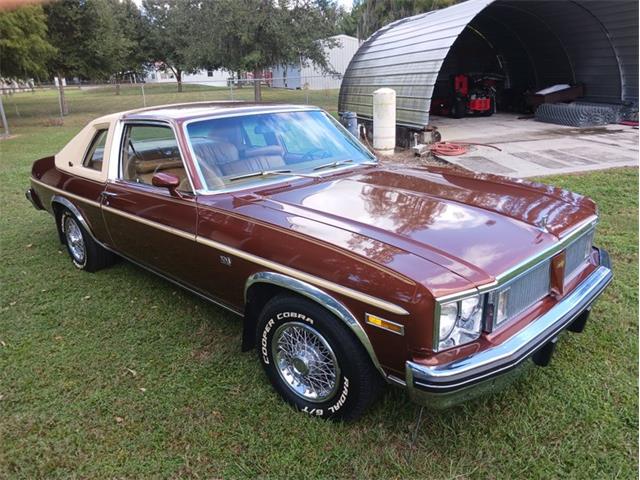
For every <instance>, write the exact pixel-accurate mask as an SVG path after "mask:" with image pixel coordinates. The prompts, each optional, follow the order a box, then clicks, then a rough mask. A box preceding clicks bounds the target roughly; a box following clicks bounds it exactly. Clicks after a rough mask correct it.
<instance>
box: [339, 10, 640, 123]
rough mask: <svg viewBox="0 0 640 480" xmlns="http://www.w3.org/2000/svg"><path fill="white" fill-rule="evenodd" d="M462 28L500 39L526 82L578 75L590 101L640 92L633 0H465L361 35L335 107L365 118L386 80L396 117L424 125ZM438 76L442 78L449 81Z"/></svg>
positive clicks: (544, 83)
mask: <svg viewBox="0 0 640 480" xmlns="http://www.w3.org/2000/svg"><path fill="white" fill-rule="evenodd" d="M492 25H493V26H492ZM465 29H466V30H467V31H468V30H469V29H473V30H474V31H475V32H476V33H477V34H478V35H480V36H482V37H483V38H484V40H486V41H492V42H495V43H496V46H497V47H500V45H502V47H500V48H501V50H503V51H502V52H501V53H503V54H505V55H507V56H510V58H509V59H508V60H509V62H510V64H511V65H514V66H515V65H517V68H515V67H514V70H517V71H514V75H515V76H516V77H517V76H518V73H519V74H520V76H521V77H522V76H529V77H531V76H533V78H532V79H531V80H532V82H533V83H532V86H536V87H540V88H542V87H544V86H548V85H550V84H553V83H560V82H566V81H571V82H574V81H578V82H582V83H584V84H585V86H586V95H587V97H588V98H589V99H591V100H595V101H606V102H619V101H620V100H627V99H628V100H634V99H635V100H637V98H638V2H637V1H635V0H620V1H615V2H602V1H601V0H557V1H553V2H550V1H536V0H467V1H466V2H463V3H460V4H457V5H454V6H452V7H449V8H446V9H442V10H436V11H431V12H428V13H425V14H421V15H416V16H414V17H409V18H405V19H402V20H399V21H396V22H394V23H391V24H389V25H387V26H385V27H383V28H382V29H380V30H378V31H377V32H376V33H374V34H373V35H372V36H371V37H370V38H369V39H367V41H366V42H364V43H363V44H362V46H361V47H360V49H359V50H358V52H357V53H356V55H355V56H354V58H353V59H352V61H351V63H350V65H349V68H348V69H347V72H346V74H345V77H344V80H343V82H342V85H341V89H340V97H339V110H340V111H355V112H357V113H358V116H359V117H360V118H371V117H372V114H373V112H372V98H373V92H374V91H375V90H376V89H378V88H380V87H389V88H393V89H394V90H395V91H396V94H397V96H396V98H397V123H398V124H399V125H405V126H410V127H418V128H422V127H423V126H425V125H427V124H428V122H429V109H430V106H431V99H432V97H433V93H434V88H435V86H436V83H437V82H438V77H439V76H440V74H441V71H442V67H443V63H444V62H445V60H447V56H448V55H449V53H450V51H451V50H452V48H453V47H454V45H455V43H456V41H457V40H458V38H459V37H460V36H461V34H462V33H463V32H464V31H465ZM494 30H495V31H494ZM498 30H500V32H498ZM485 37H486V38H485ZM511 43H514V44H518V46H517V47H516V46H515V45H511ZM523 57H526V59H523ZM445 70H447V69H445ZM443 76H444V77H445V78H442V76H441V78H440V82H443V81H448V77H446V75H444V74H443Z"/></svg>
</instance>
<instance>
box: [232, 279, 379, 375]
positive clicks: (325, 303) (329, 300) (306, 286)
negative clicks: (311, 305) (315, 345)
mask: <svg viewBox="0 0 640 480" xmlns="http://www.w3.org/2000/svg"><path fill="white" fill-rule="evenodd" d="M260 283H266V284H270V285H275V286H277V287H281V288H283V289H284V290H289V291H291V292H294V293H297V294H298V295H302V296H303V297H306V298H308V299H310V300H312V301H313V302H315V303H317V304H318V305H320V306H322V307H324V308H325V309H327V310H328V311H330V312H331V313H332V314H333V315H335V316H336V317H337V318H338V319H339V320H340V321H342V323H344V324H345V325H346V326H347V327H348V328H349V329H350V330H351V331H352V332H353V333H354V334H355V336H356V337H357V338H358V340H359V341H360V343H361V344H362V346H363V347H364V349H365V350H366V351H367V354H368V355H369V358H371V361H372V362H373V365H374V366H375V367H376V369H377V370H378V371H379V372H380V374H381V375H382V378H384V379H385V380H386V379H387V374H386V373H385V371H384V370H383V369H382V366H381V365H380V362H379V361H378V357H377V356H376V352H375V350H374V349H373V345H372V344H371V341H370V340H369V337H368V336H367V333H366V332H365V331H364V328H362V325H360V323H359V322H358V321H357V320H356V317H355V316H354V315H353V314H352V313H351V312H350V311H349V309H348V308H347V307H345V306H344V305H343V304H342V303H341V302H339V301H338V300H336V299H335V298H334V297H332V296H331V295H329V294H328V293H327V292H325V291H324V290H321V289H320V288H318V287H315V286H313V285H311V284H310V283H307V282H303V281H302V280H298V279H296V278H293V277H289V276H287V275H283V274H281V273H276V272H258V273H254V274H253V275H250V276H249V278H248V279H247V281H246V282H245V287H244V299H245V304H246V302H247V300H248V294H249V290H250V289H251V287H253V286H254V285H256V284H260Z"/></svg>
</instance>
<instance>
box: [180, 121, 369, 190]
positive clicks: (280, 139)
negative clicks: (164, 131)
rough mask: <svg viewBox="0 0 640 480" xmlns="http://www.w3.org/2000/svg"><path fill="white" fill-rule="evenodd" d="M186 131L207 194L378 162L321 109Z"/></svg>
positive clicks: (209, 124) (206, 123)
mask: <svg viewBox="0 0 640 480" xmlns="http://www.w3.org/2000/svg"><path fill="white" fill-rule="evenodd" d="M186 130H187V136H188V140H189V142H190V144H191V147H192V150H193V152H194V153H195V157H196V160H197V163H198V167H199V170H200V173H201V175H202V179H203V180H204V183H205V185H206V188H207V189H208V190H214V189H217V188H221V187H227V186H231V185H239V184H245V183H249V182H260V181H263V180H264V179H265V178H267V177H271V176H277V175H305V174H312V173H315V172H319V171H324V170H327V171H329V170H331V169H333V168H337V167H339V166H342V165H355V164H358V163H363V162H371V161H374V160H375V157H374V156H373V155H372V154H371V153H369V151H368V150H367V149H366V148H364V147H363V146H362V145H361V144H360V143H359V142H358V141H357V140H356V139H355V138H353V137H352V136H351V135H349V134H348V133H347V132H346V130H345V129H344V128H343V127H342V126H341V125H340V124H338V123H337V122H336V121H335V120H334V119H333V118H331V117H330V116H329V115H328V114H326V113H325V112H323V111H320V110H311V111H298V112H279V113H265V114H258V115H243V116H236V117H227V118H217V119H209V120H199V121H195V122H191V123H189V124H188V126H187V128H186Z"/></svg>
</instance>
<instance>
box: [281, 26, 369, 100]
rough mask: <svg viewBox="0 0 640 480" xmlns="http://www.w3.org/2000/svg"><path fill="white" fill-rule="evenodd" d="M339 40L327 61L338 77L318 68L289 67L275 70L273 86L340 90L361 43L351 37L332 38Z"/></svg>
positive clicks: (328, 51)
mask: <svg viewBox="0 0 640 480" xmlns="http://www.w3.org/2000/svg"><path fill="white" fill-rule="evenodd" d="M330 38H332V39H336V40H338V44H337V45H336V46H335V47H332V48H328V49H327V60H328V61H329V66H330V68H331V70H333V71H335V72H337V75H328V74H326V73H324V72H323V71H322V70H321V69H319V68H318V67H317V66H315V65H313V64H311V65H307V66H305V65H289V66H287V67H274V68H273V81H272V86H273V87H275V88H292V89H298V88H308V89H310V90H324V89H332V88H340V83H341V82H342V75H344V73H345V72H346V71H347V67H348V66H349V62H350V61H351V58H352V57H353V56H354V55H355V53H356V52H357V51H358V47H359V46H360V41H359V40H358V39H357V38H355V37H350V36H349V35H336V36H334V37H330Z"/></svg>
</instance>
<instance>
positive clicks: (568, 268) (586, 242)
mask: <svg viewBox="0 0 640 480" xmlns="http://www.w3.org/2000/svg"><path fill="white" fill-rule="evenodd" d="M594 234H595V229H591V230H589V231H588V232H587V233H585V234H584V235H582V236H581V237H579V238H578V239H577V240H575V241H574V242H573V243H571V245H569V246H568V247H567V249H566V254H565V255H566V258H565V267H564V277H565V278H567V277H569V276H571V274H572V273H574V272H575V271H576V270H577V269H578V267H580V265H582V264H583V263H584V262H585V260H586V259H587V257H588V256H589V253H590V252H591V247H592V245H593V236H594Z"/></svg>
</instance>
